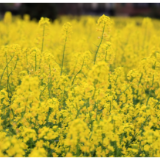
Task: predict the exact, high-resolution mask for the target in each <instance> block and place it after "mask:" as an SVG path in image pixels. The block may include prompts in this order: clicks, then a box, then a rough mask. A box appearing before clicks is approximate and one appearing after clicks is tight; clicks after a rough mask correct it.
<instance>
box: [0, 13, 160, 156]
mask: <svg viewBox="0 0 160 160" xmlns="http://www.w3.org/2000/svg"><path fill="white" fill-rule="evenodd" d="M159 35H160V21H158V20H155V19H150V18H118V17H111V18H110V17H107V16H105V15H102V16H101V17H91V16H81V17H74V18H73V17H69V16H66V17H65V16H64V17H60V18H58V19H56V20H55V21H54V22H51V21H49V19H47V18H41V20H40V21H39V22H36V21H34V20H32V21H31V20H30V18H29V16H28V15H25V16H24V19H21V18H19V17H12V15H11V13H10V12H7V13H6V14H5V16H4V19H3V20H1V21H0V157H28V156H29V157H52V156H53V157H72V156H74V157H101V156H102V157H159V156H160V36H159Z"/></svg>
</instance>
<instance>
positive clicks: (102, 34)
mask: <svg viewBox="0 0 160 160" xmlns="http://www.w3.org/2000/svg"><path fill="white" fill-rule="evenodd" d="M104 29H105V25H104V27H103V32H102V36H101V41H100V43H99V45H98V48H97V51H96V54H95V57H94V64H95V62H96V58H97V53H98V51H99V47H100V45H101V43H102V40H103V33H104Z"/></svg>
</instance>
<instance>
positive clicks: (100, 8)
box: [0, 3, 160, 20]
mask: <svg viewBox="0 0 160 160" xmlns="http://www.w3.org/2000/svg"><path fill="white" fill-rule="evenodd" d="M6 11H11V12H12V14H13V15H20V16H21V17H23V15H24V14H29V15H30V17H31V19H36V20H39V19H40V18H41V17H48V18H50V19H51V20H54V19H56V18H57V17H58V16H61V15H102V14H105V15H109V16H148V17H152V18H160V3H0V19H2V18H3V16H4V13H5V12H6Z"/></svg>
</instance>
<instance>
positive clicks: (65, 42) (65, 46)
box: [61, 32, 67, 75]
mask: <svg viewBox="0 0 160 160" xmlns="http://www.w3.org/2000/svg"><path fill="white" fill-rule="evenodd" d="M66 42H67V32H66V39H65V44H64V48H63V56H62V65H61V75H62V73H63V63H64V53H65V48H66Z"/></svg>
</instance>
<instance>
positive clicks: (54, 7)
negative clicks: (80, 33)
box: [0, 2, 80, 20]
mask: <svg viewBox="0 0 160 160" xmlns="http://www.w3.org/2000/svg"><path fill="white" fill-rule="evenodd" d="M14 3H17V2H0V12H1V14H2V15H4V13H5V12H6V11H11V12H12V14H13V15H21V16H22V17H23V16H24V15H25V14H29V15H30V18H31V19H37V20H39V19H40V18H41V17H48V18H49V19H51V20H54V19H56V18H57V16H58V15H59V14H79V13H80V10H79V8H78V5H77V2H22V3H21V5H20V6H18V7H16V6H14Z"/></svg>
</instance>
